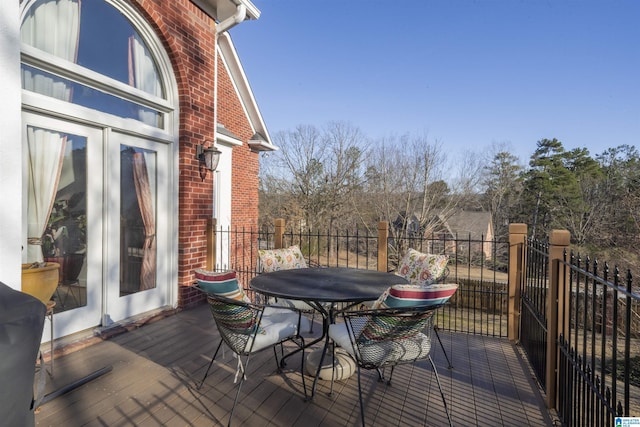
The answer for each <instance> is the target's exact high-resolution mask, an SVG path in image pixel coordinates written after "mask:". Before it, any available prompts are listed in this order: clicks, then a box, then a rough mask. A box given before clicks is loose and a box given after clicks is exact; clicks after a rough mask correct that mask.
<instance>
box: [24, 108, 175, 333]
mask: <svg viewBox="0 0 640 427" xmlns="http://www.w3.org/2000/svg"><path fill="white" fill-rule="evenodd" d="M23 141H24V142H23V144H22V147H23V156H24V159H25V160H24V163H23V164H25V165H28V164H30V161H31V160H32V158H33V157H34V156H41V157H40V158H41V159H45V158H46V157H42V156H44V154H43V153H44V152H47V155H50V153H49V152H48V151H47V150H48V147H50V146H51V145H55V147H62V149H60V148H57V151H55V150H54V152H55V153H57V155H58V156H59V158H60V159H61V160H60V161H61V162H62V168H61V172H60V176H59V178H58V182H57V186H55V185H54V186H53V187H51V188H52V191H53V193H52V194H53V203H52V206H53V207H52V211H51V215H50V216H49V219H48V221H47V226H46V231H45V233H44V235H43V238H42V243H43V245H42V248H43V255H44V258H45V260H46V261H50V262H58V263H59V264H60V265H61V271H60V280H59V285H58V288H57V290H56V293H55V294H54V296H53V299H54V300H55V301H56V307H55V310H54V318H55V321H54V331H53V332H54V337H55V338H59V337H63V336H67V335H69V334H73V333H76V332H80V331H83V330H87V329H90V328H94V327H98V326H102V327H108V326H109V325H111V324H112V323H114V322H118V321H122V320H124V319H127V318H129V317H131V316H135V315H138V314H142V313H145V312H148V311H150V310H154V309H158V308H161V307H164V306H167V305H170V304H171V284H172V283H173V281H172V280H171V279H170V277H171V275H172V270H171V263H172V260H171V256H170V252H171V249H170V248H171V236H172V234H171V231H170V230H171V229H172V228H171V227H172V224H171V215H172V211H171V208H170V206H172V205H173V204H172V203H171V200H170V197H171V188H172V186H171V183H170V180H171V172H170V171H171V168H170V166H169V165H170V163H171V162H170V156H171V150H170V145H169V144H166V143H162V142H157V141H153V140H150V139H146V138H143V137H136V136H131V135H126V134H123V133H119V132H116V131H114V130H113V129H111V128H99V127H94V126H88V125H84V124H80V123H76V122H72V121H67V120H62V119H58V118H53V117H50V116H44V115H41V114H37V113H33V112H27V111H25V112H23ZM49 151H50V149H49ZM27 169H28V168H27V167H25V168H24V170H25V172H24V173H25V176H24V179H23V186H24V188H23V194H25V195H27V193H28V180H29V179H30V178H29V176H27ZM23 203H24V206H23V210H24V212H26V211H27V204H28V203H29V197H28V196H25V197H23ZM24 217H25V219H24V221H25V223H24V224H23V229H25V230H26V229H27V228H28V227H27V224H26V222H27V219H26V218H27V216H26V215H24ZM27 245H28V239H27V237H26V235H25V237H24V242H23V247H24V248H27ZM25 252H26V249H25ZM24 262H26V259H25V260H24ZM49 328H50V324H49V322H45V331H44V334H43V337H44V338H45V339H46V338H47V337H49V333H50V331H49Z"/></svg>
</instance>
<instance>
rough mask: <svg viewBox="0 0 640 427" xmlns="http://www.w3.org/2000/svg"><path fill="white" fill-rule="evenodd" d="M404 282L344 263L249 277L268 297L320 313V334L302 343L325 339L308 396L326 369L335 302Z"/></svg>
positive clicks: (369, 297)
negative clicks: (326, 356) (307, 307)
mask: <svg viewBox="0 0 640 427" xmlns="http://www.w3.org/2000/svg"><path fill="white" fill-rule="evenodd" d="M406 283H408V281H407V280H406V279H405V278H403V277H400V276H397V275H395V274H393V273H386V272H383V271H377V270H364V269H357V268H348V267H319V268H316V267H314V268H298V269H290V270H278V271H273V272H269V273H262V274H260V275H258V276H256V277H254V278H253V279H251V283H250V286H251V289H253V290H255V291H256V292H259V293H261V294H264V295H267V296H270V297H275V298H285V299H293V300H301V301H304V302H306V303H307V304H309V305H310V306H312V307H313V308H315V309H316V310H318V311H319V312H320V313H321V314H322V335H321V336H320V338H318V339H316V340H314V341H313V342H311V343H309V345H308V346H306V347H309V346H311V345H314V344H316V343H318V342H320V341H322V340H323V339H325V343H324V347H323V348H322V353H321V355H320V358H319V362H318V367H317V371H316V375H315V378H314V380H313V386H312V388H311V398H313V396H314V394H315V390H316V386H317V381H318V378H319V376H320V371H321V370H322V369H326V367H325V366H324V365H323V361H324V357H325V355H326V352H327V348H328V346H329V337H328V335H327V332H328V330H329V325H330V324H331V322H333V319H334V315H333V311H334V307H335V305H336V303H347V304H348V305H349V306H353V305H356V304H358V303H361V302H364V301H373V300H376V299H377V298H378V297H379V296H380V295H381V294H382V292H384V291H385V290H386V289H387V288H388V287H389V286H392V285H396V284H406ZM294 353H295V352H294ZM294 353H290V354H289V355H287V356H286V357H288V356H290V355H291V354H294ZM286 357H285V358H286ZM283 361H284V359H283Z"/></svg>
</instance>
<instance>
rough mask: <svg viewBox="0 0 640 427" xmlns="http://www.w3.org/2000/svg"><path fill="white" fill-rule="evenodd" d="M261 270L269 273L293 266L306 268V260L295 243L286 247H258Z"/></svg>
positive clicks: (289, 268)
mask: <svg viewBox="0 0 640 427" xmlns="http://www.w3.org/2000/svg"><path fill="white" fill-rule="evenodd" d="M258 257H260V264H262V271H264V272H265V273H270V272H272V271H278V270H291V269H294V268H307V262H306V261H305V259H304V256H303V255H302V252H301V251H300V247H298V246H297V245H294V246H289V247H288V248H286V249H260V250H258Z"/></svg>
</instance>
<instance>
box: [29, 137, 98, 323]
mask: <svg viewBox="0 0 640 427" xmlns="http://www.w3.org/2000/svg"><path fill="white" fill-rule="evenodd" d="M27 138H28V143H29V151H30V152H29V157H30V160H31V161H30V164H35V163H34V162H37V161H38V160H37V159H36V158H37V157H42V156H45V155H46V156H58V157H57V158H61V159H62V168H61V169H60V176H59V178H58V185H57V188H55V189H54V192H55V193H54V194H55V197H54V200H53V207H52V209H51V214H50V215H49V219H48V221H47V223H46V228H45V231H44V234H43V236H42V254H43V256H44V258H45V261H48V262H57V263H59V264H60V272H59V284H58V288H57V289H56V292H55V294H54V296H53V299H54V300H55V301H56V306H55V308H54V310H55V312H56V313H59V312H61V311H66V310H71V309H74V308H77V307H83V306H85V305H86V304H87V269H86V262H85V260H86V257H87V232H86V231H87V198H86V194H87V174H86V171H87V168H86V165H87V139H86V138H85V137H83V136H78V135H72V134H68V133H61V132H54V131H49V130H46V129H40V128H35V127H32V126H29V127H28V130H27ZM58 142H61V143H60V145H59V147H60V150H61V151H60V150H58V151H57V152H51V151H48V152H46V154H45V151H46V150H41V149H40V148H42V147H43V144H47V145H51V144H57V143H58ZM32 148H33V150H31V149H32ZM54 158H55V157H54Z"/></svg>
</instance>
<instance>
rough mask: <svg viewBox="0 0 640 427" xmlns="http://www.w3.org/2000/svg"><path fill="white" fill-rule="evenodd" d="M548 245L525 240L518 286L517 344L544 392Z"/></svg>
mask: <svg viewBox="0 0 640 427" xmlns="http://www.w3.org/2000/svg"><path fill="white" fill-rule="evenodd" d="M548 267H549V244H548V243H547V242H541V241H536V240H531V239H527V252H526V257H525V274H524V278H525V279H524V281H523V283H522V284H521V290H520V292H521V304H522V307H521V319H520V344H521V345H522V348H523V349H524V351H525V353H526V354H527V357H528V359H529V362H530V363H531V367H532V368H533V372H534V373H535V374H536V378H537V379H538V381H539V382H540V385H541V386H542V388H543V389H545V387H546V381H545V374H546V369H547V354H546V353H547V288H548V284H549V280H548V277H549V271H548Z"/></svg>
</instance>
